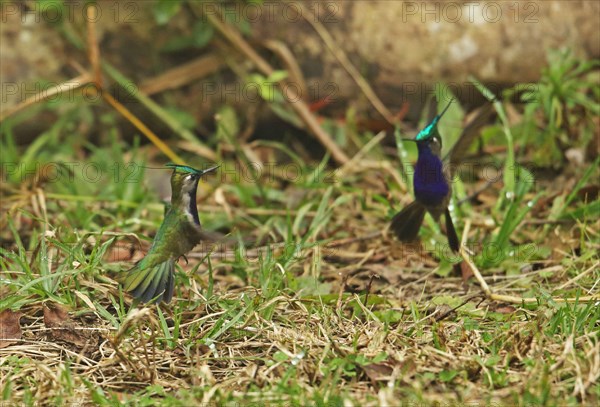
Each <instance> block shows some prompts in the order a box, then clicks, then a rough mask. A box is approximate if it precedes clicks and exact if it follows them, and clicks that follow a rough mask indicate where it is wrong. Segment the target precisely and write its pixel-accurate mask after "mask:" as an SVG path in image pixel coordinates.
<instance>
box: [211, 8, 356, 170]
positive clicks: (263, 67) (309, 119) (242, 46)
mask: <svg viewBox="0 0 600 407" xmlns="http://www.w3.org/2000/svg"><path fill="white" fill-rule="evenodd" d="M201 12H202V13H203V14H204V16H205V18H206V19H207V20H208V21H209V22H210V23H211V24H212V26H213V27H215V28H216V29H217V31H219V32H220V33H221V35H223V36H224V37H225V38H226V39H227V40H228V41H229V42H231V43H232V44H233V45H234V46H235V47H237V48H238V50H239V51H240V52H242V53H243V54H244V55H245V56H246V57H248V59H250V60H251V61H252V62H253V63H254V64H255V65H256V67H257V68H258V69H259V70H260V71H261V72H262V73H263V74H264V75H266V76H270V75H271V74H272V73H273V72H274V71H275V70H274V69H273V67H271V65H269V63H268V62H267V61H265V60H264V59H263V58H262V57H261V56H260V55H258V53H257V52H256V51H255V50H254V49H253V48H252V47H251V46H250V44H248V42H246V40H245V39H244V38H243V37H242V36H241V35H240V34H239V33H238V31H237V30H236V29H235V28H233V27H231V26H230V25H229V24H226V23H225V22H224V21H223V20H222V17H221V16H220V15H219V16H218V17H217V16H216V15H215V14H217V13H214V14H213V13H204V11H203V10H201ZM285 93H286V94H287V95H286V96H287V97H288V98H287V100H288V103H289V105H290V107H291V108H292V109H293V110H294V111H295V112H296V114H297V115H298V116H300V118H301V119H302V121H303V122H304V123H305V124H306V126H307V127H308V129H309V130H310V131H311V132H312V133H313V134H314V135H315V137H317V139H318V140H319V142H321V144H323V146H324V147H325V148H326V149H327V150H328V151H329V152H330V153H331V156H332V157H333V159H334V160H335V161H336V162H337V163H338V164H345V163H346V162H347V161H348V156H347V155H346V153H344V152H343V151H342V150H341V149H340V147H339V146H338V145H337V144H336V143H335V142H334V141H333V139H332V138H331V137H330V136H329V134H327V133H326V132H325V131H324V130H323V129H322V128H321V126H320V124H319V122H318V120H317V118H316V117H315V116H314V115H313V114H312V112H311V111H310V109H309V107H308V105H307V104H306V103H305V102H304V101H303V100H302V99H301V98H300V95H298V94H297V93H296V90H295V89H294V87H289V88H288V89H287V91H286V92H285ZM292 101H293V102H292Z"/></svg>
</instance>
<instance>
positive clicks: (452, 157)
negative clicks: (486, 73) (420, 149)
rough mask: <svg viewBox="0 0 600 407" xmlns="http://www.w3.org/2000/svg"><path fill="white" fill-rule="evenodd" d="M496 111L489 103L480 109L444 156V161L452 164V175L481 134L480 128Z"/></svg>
mask: <svg viewBox="0 0 600 407" xmlns="http://www.w3.org/2000/svg"><path fill="white" fill-rule="evenodd" d="M494 112H495V110H494V105H493V104H492V103H487V104H486V105H485V106H483V107H482V108H481V109H480V110H479V112H478V113H477V116H475V118H474V119H473V120H471V121H470V122H469V124H467V125H466V126H465V128H464V129H463V131H462V133H461V134H460V137H459V138H458V140H457V141H456V143H454V146H452V149H451V150H450V152H449V153H448V154H447V155H446V157H444V161H445V162H448V163H449V164H450V171H451V175H454V173H455V172H456V169H457V168H458V166H459V165H460V163H461V162H462V160H463V157H464V156H465V153H466V152H467V150H468V148H469V146H470V145H471V143H473V141H474V140H475V138H477V136H478V135H479V130H481V128H482V127H483V126H484V125H485V124H487V123H488V121H489V120H490V118H491V117H492V114H493V113H494Z"/></svg>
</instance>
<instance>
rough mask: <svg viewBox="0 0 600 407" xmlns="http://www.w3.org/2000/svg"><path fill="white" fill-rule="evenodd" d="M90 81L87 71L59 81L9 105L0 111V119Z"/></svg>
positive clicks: (87, 83) (90, 77)
mask: <svg viewBox="0 0 600 407" xmlns="http://www.w3.org/2000/svg"><path fill="white" fill-rule="evenodd" d="M91 82H92V76H91V75H90V74H89V73H88V72H84V73H82V74H81V75H79V76H77V77H75V78H73V79H70V80H68V81H66V82H62V83H59V84H57V85H54V86H51V87H49V88H48V89H46V90H43V91H41V92H39V93H37V94H35V95H33V96H31V97H29V98H27V99H25V100H24V101H22V102H21V103H19V104H17V105H15V106H13V107H10V108H8V109H6V110H3V111H1V112H0V121H3V120H4V119H6V118H7V117H10V116H12V115H14V114H15V113H17V112H19V111H21V110H23V109H25V108H26V107H29V106H31V105H34V104H36V103H38V102H41V101H43V100H46V99H49V98H51V97H52V96H55V95H60V94H62V93H66V92H71V91H73V90H75V89H78V88H81V87H83V86H85V85H89V84H90V83H91Z"/></svg>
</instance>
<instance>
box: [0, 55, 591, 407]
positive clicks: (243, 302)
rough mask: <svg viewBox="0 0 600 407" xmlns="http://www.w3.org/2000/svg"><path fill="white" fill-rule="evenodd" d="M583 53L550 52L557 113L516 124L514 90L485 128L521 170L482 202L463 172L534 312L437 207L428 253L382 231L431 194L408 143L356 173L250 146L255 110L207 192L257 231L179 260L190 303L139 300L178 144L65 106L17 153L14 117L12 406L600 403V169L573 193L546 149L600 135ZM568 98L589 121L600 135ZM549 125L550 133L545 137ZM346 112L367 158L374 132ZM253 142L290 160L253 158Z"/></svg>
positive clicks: (5, 389) (6, 163)
mask: <svg viewBox="0 0 600 407" xmlns="http://www.w3.org/2000/svg"><path fill="white" fill-rule="evenodd" d="M569 58H570V57H569V56H568V55H567V56H566V57H562V58H557V59H555V60H552V61H551V62H552V63H553V64H558V65H560V66H555V65H553V66H551V67H550V68H549V69H548V71H547V72H546V73H545V75H544V78H543V80H542V81H541V82H540V83H541V85H543V86H540V87H539V88H538V89H539V93H538V94H537V95H533V96H537V97H543V98H545V97H550V98H554V99H553V100H554V102H553V103H552V104H550V105H548V104H546V103H538V104H537V105H536V104H533V106H534V107H533V108H532V107H531V106H532V105H526V107H525V114H524V115H523V116H522V118H521V120H520V121H516V122H515V121H511V120H509V117H508V116H507V115H506V114H505V111H504V109H505V106H507V103H503V104H502V103H500V102H498V103H497V108H498V110H499V112H500V113H501V115H500V116H501V120H500V122H499V124H491V125H490V126H489V127H488V128H486V129H485V131H484V133H483V139H484V141H485V146H486V148H488V149H489V150H486V149H484V150H483V153H481V152H479V153H478V156H477V157H478V159H481V160H482V162H483V161H485V160H488V162H490V163H491V164H493V167H494V168H500V169H504V171H503V173H502V176H501V177H499V181H498V182H496V183H492V184H491V185H488V186H487V188H484V189H482V192H481V193H480V194H479V195H478V197H477V199H476V200H464V198H466V197H468V196H469V194H471V193H472V192H473V191H476V190H478V189H481V187H482V186H485V184H486V180H485V178H484V177H483V176H482V175H481V173H479V172H478V173H476V174H475V176H474V178H475V180H474V181H473V180H471V181H465V182H458V183H457V184H456V185H457V186H456V187H455V189H456V194H457V196H456V197H455V199H454V201H453V211H454V214H455V215H456V217H457V219H458V227H459V231H463V228H464V227H465V224H466V223H469V224H470V228H469V234H468V235H467V236H465V239H466V242H467V244H468V246H469V247H470V248H471V249H472V251H473V252H474V253H473V255H474V256H473V258H474V261H475V263H476V265H477V267H478V268H479V269H480V270H481V272H482V273H483V275H484V278H485V279H486V281H487V283H488V284H489V285H491V286H492V287H493V288H494V290H495V291H496V292H502V293H505V294H510V295H512V296H516V297H523V298H535V299H536V302H535V304H525V303H521V304H520V303H515V304H510V303H500V302H495V301H491V300H489V299H486V298H485V296H484V295H483V294H482V291H481V289H480V287H479V286H478V285H477V284H476V283H475V282H474V281H470V282H468V283H466V284H465V283H464V282H463V281H462V280H461V279H460V278H458V277H454V276H451V275H449V272H450V268H451V267H450V263H449V262H448V261H447V259H444V253H443V252H444V250H443V249H444V248H445V246H444V245H445V237H444V236H443V234H442V233H441V232H440V230H439V227H438V226H437V225H436V224H435V222H433V221H431V220H430V219H429V220H428V221H427V222H426V223H425V226H424V227H423V228H422V230H421V240H422V243H421V244H420V245H414V246H403V245H400V244H399V243H398V242H396V241H395V240H394V239H392V238H391V236H389V235H387V234H386V233H380V232H382V231H383V230H384V229H385V228H386V226H387V224H388V222H389V220H390V219H391V216H393V214H394V213H395V211H396V210H398V209H399V208H400V207H402V206H403V205H405V204H407V203H408V202H409V201H410V200H412V195H411V194H410V193H407V192H406V191H403V190H402V188H403V187H405V185H404V186H399V185H398V182H397V180H398V179H402V177H403V176H404V175H406V176H407V177H408V178H407V180H409V178H410V174H404V173H403V172H402V169H401V168H398V166H397V165H396V163H397V162H398V157H397V156H396V152H395V151H394V152H393V153H390V152H389V151H388V150H387V149H385V148H384V147H383V146H381V145H376V146H373V148H371V149H370V150H369V151H367V152H365V154H364V155H363V156H362V158H361V159H360V160H357V162H355V163H354V164H355V165H353V166H352V168H346V169H344V171H343V176H338V175H339V172H337V169H336V168H335V167H333V166H331V165H330V162H329V159H328V156H327V155H326V156H325V157H319V158H320V160H315V159H314V158H312V159H311V158H310V157H305V156H302V154H298V153H296V152H294V150H293V149H292V148H290V144H287V143H286V142H284V141H282V142H274V141H258V142H256V143H255V144H252V145H251V144H246V145H241V144H239V142H238V141H236V140H237V139H236V134H238V133H239V132H240V129H239V127H238V126H237V124H235V125H232V123H236V120H232V119H231V117H230V116H232V115H234V116H235V112H234V111H233V109H228V108H223V110H222V111H221V113H220V117H221V118H224V117H229V120H226V121H225V120H223V124H225V123H227V125H221V126H218V128H217V134H216V135H215V142H218V143H219V145H220V146H221V147H227V148H220V149H218V150H217V154H218V155H219V157H218V161H219V162H221V164H222V168H221V172H220V173H219V174H218V176H217V177H207V179H206V180H205V182H204V183H203V186H202V187H201V190H200V194H199V195H200V199H199V210H200V218H201V220H202V223H203V225H204V227H205V228H206V229H208V230H221V231H223V232H228V233H231V234H232V236H235V237H236V238H237V239H238V244H237V245H229V246H227V245H218V246H216V247H213V246H211V245H207V244H202V245H200V246H198V247H197V248H196V249H195V250H194V251H193V252H192V253H190V255H189V256H188V258H189V263H188V264H186V262H185V261H183V260H182V261H180V263H179V265H178V267H177V272H176V279H177V280H176V281H177V284H176V293H175V298H174V300H173V302H172V303H170V304H168V305H167V304H161V305H159V306H156V305H148V306H138V307H133V306H132V303H131V298H130V297H128V296H127V295H124V293H123V292H122V291H121V287H120V285H119V283H118V280H119V278H120V275H122V272H123V271H124V270H126V269H127V268H129V267H131V265H132V264H133V262H135V261H136V260H138V259H139V258H141V256H143V254H144V253H145V251H146V250H147V249H148V246H149V242H150V240H149V239H150V237H151V236H153V234H154V233H155V232H156V230H157V228H158V225H159V224H160V221H161V219H162V215H163V207H162V205H161V203H160V201H161V197H162V196H163V195H164V193H161V192H159V191H162V190H164V186H165V185H168V173H167V174H166V175H164V174H163V175H164V176H161V175H160V174H159V173H161V171H157V170H152V169H151V168H152V167H156V166H159V164H153V163H154V162H160V161H161V158H158V159H156V160H152V161H148V162H146V161H145V159H144V158H142V157H153V156H157V154H159V151H157V149H156V148H154V147H153V146H151V145H141V144H140V143H139V142H138V141H137V139H136V140H135V141H134V142H132V143H126V142H125V141H124V140H123V137H122V135H121V134H119V130H118V126H117V125H116V120H115V116H116V113H114V112H111V113H104V116H103V117H102V122H103V123H104V124H103V126H102V129H103V132H102V134H101V136H100V139H99V140H98V141H97V142H96V143H94V144H90V143H87V142H82V141H81V140H83V139H84V138H82V137H81V135H80V134H79V133H78V131H77V129H79V128H81V127H80V126H82V125H83V124H86V123H87V124H90V123H94V120H95V119H94V113H93V112H92V111H91V110H90V108H89V106H87V105H86V104H85V103H84V101H83V100H80V101H78V102H77V103H74V104H72V105H69V106H56V104H53V103H47V104H45V105H43V108H45V109H60V110H61V112H62V114H61V119H60V120H58V121H57V122H56V123H55V124H54V125H53V126H52V127H51V128H50V129H49V130H48V131H47V132H45V133H44V134H41V135H39V136H38V137H37V138H36V139H35V141H34V142H32V143H31V144H29V145H28V146H19V145H17V143H16V142H15V138H16V135H15V133H14V128H15V127H16V125H17V124H18V123H20V122H21V121H22V120H25V118H26V117H27V116H30V115H32V110H33V109H34V108H31V109H32V110H27V111H24V112H22V113H21V114H20V115H17V116H15V117H12V118H9V119H7V120H5V121H4V122H3V123H2V127H1V136H2V139H1V143H2V144H1V145H0V148H1V149H2V152H3V153H2V164H3V165H2V171H3V174H2V176H3V180H4V182H3V184H2V186H1V188H2V201H1V203H0V205H1V210H2V219H1V221H0V222H1V229H0V241H1V248H0V253H1V255H2V256H1V258H0V266H1V274H0V280H1V282H2V285H1V286H0V296H1V297H0V316H1V315H4V316H6V315H10V314H9V310H10V312H17V313H20V315H21V318H20V327H21V330H22V337H21V339H20V340H16V341H8V340H5V341H4V343H8V344H7V345H6V346H4V347H1V346H0V372H1V374H0V398H1V401H0V405H4V404H6V405H14V404H21V403H22V404H25V405H33V404H38V403H43V404H50V405H64V404H69V403H86V404H89V403H93V404H98V405H120V404H134V405H154V404H158V403H160V404H161V405H173V406H178V405H182V406H188V405H201V404H206V403H214V404H216V405H222V404H223V405H241V404H242V405H246V403H255V404H257V405H263V404H274V405H315V406H325V405H327V406H331V405H336V406H337V405H365V406H369V405H371V406H375V405H398V403H399V402H400V401H402V402H407V403H408V402H410V403H427V404H431V403H444V404H445V403H450V402H451V403H456V404H463V403H464V404H466V403H485V404H492V403H495V404H499V405H513V404H518V405H581V404H584V405H595V404H596V403H597V402H598V399H599V398H600V385H599V384H598V383H599V382H600V341H599V339H600V338H599V337H598V334H599V330H600V307H598V301H596V302H594V301H591V302H590V301H580V302H579V301H575V302H572V303H567V302H561V301H560V300H561V299H564V298H569V299H577V298H580V297H584V296H591V295H595V296H597V295H598V289H599V287H598V281H600V267H599V266H600V256H599V255H598V253H599V251H598V249H599V239H598V236H599V233H600V228H599V226H600V225H599V223H598V217H597V209H598V206H597V201H595V200H592V199H590V196H591V192H590V191H593V190H594V188H596V191H597V185H595V184H594V183H593V180H594V179H598V175H599V170H598V164H599V162H598V159H595V161H586V163H585V165H583V166H580V167H570V166H566V165H563V166H561V167H560V170H561V171H562V173H564V176H563V178H561V179H566V180H568V179H580V181H579V182H573V183H570V184H568V183H567V184H565V185H563V184H562V183H560V182H557V181H556V180H555V178H549V179H546V178H544V177H543V175H544V172H543V170H540V168H539V167H537V164H538V161H536V160H535V157H536V156H537V154H538V145H537V144H536V143H537V142H538V141H539V140H540V139H546V138H547V137H562V136H561V134H562V133H561V132H563V131H564V129H565V126H569V129H568V131H569V132H571V133H573V132H575V133H577V131H580V132H581V134H582V137H581V139H577V140H574V141H572V142H573V143H583V144H585V143H589V142H590V138H589V137H588V134H589V126H590V120H591V119H590V118H592V117H593V115H594V114H597V111H598V104H597V102H594V103H592V102H591V101H590V100H589V99H586V98H583V99H582V98H581V96H576V95H578V93H577V92H581V89H582V86H587V87H588V88H592V92H595V91H597V89H596V87H597V85H598V84H597V83H589V81H588V76H587V75H586V76H585V80H579V81H577V78H579V77H580V76H579V75H581V74H582V69H583V68H582V66H583V67H584V68H585V67H587V68H589V66H588V65H585V64H577V63H574V62H573V60H572V59H569ZM592 66H593V65H592ZM583 71H585V70H583ZM111 72H113V74H114V75H113V76H116V75H118V72H116V71H111ZM585 72H587V71H585ZM561 75H562V77H565V78H567V79H568V81H567V82H566V83H565V82H564V81H562V80H561ZM120 79H121V80H122V81H124V82H125V81H126V79H124V78H120ZM562 84H564V86H562V88H560V89H555V88H553V86H555V87H556V86H561V85H562ZM515 94H516V93H515ZM508 96H510V97H513V96H514V94H510V95H508ZM533 96H532V95H531V94H530V93H527V94H525V95H524V96H523V97H527V98H531V97H533ZM536 100H538V99H536ZM147 102H151V103H152V108H153V109H154V108H156V109H158V111H159V112H161V114H164V115H166V116H165V117H166V118H167V121H168V122H169V123H170V125H171V128H172V129H173V130H174V131H178V132H179V133H181V132H183V133H182V134H185V135H187V136H183V135H182V137H184V138H185V139H186V140H187V141H189V142H194V138H193V136H191V138H190V136H189V134H188V133H189V131H188V130H186V129H183V128H181V127H178V126H179V125H178V123H177V122H176V121H175V120H174V119H173V118H172V117H171V116H170V115H169V113H167V111H166V110H165V109H163V108H162V107H159V106H157V105H156V104H155V102H153V101H147ZM270 102H271V103H274V102H276V101H270ZM144 104H145V105H147V103H144ZM557 104H558V105H557ZM557 106H558V107H557ZM35 109H40V108H39V106H37V107H35ZM582 109H583V110H582ZM36 111H37V110H36ZM155 111H156V110H155ZM558 111H560V112H561V114H563V116H564V115H566V116H567V117H571V118H572V117H574V116H575V115H577V114H579V115H580V116H581V117H582V118H583V119H582V120H580V121H578V122H577V123H579V124H578V125H579V126H580V127H574V126H575V124H574V123H576V121H575V120H568V121H562V122H561V121H560V120H558V119H557V118H556V112H558ZM284 113H285V114H288V115H289V114H290V113H289V111H287V110H286V111H279V113H278V114H284ZM546 115H547V116H546ZM540 117H542V119H541V120H547V121H548V122H549V123H551V125H549V126H548V128H537V127H536V123H539V120H540ZM534 119H535V120H534ZM290 120H291V119H290ZM565 123H566V124H565ZM330 125H332V126H337V128H336V131H337V132H339V134H340V135H342V137H343V138H344V139H345V140H346V142H347V143H349V144H350V147H352V146H353V147H355V148H356V150H357V151H360V150H361V148H363V147H364V146H365V145H367V143H368V141H369V138H370V136H372V135H370V134H353V135H349V133H350V132H354V131H355V129H352V130H351V129H346V128H344V126H343V125H339V124H338V125H335V124H331V123H330ZM455 125H456V123H455ZM173 126H175V127H173ZM449 126H450V127H452V123H450V125H449ZM84 127H85V126H84ZM74 129H75V130H74ZM524 129H527V132H528V133H527V138H524V137H522V136H523V134H524V132H525V130H524ZM596 130H597V129H596ZM397 139H398V140H399V139H400V134H399V133H398V137H397ZM513 143H514V144H515V145H516V147H515V148H514V151H513V148H512V145H513ZM71 146H75V147H71ZM250 146H254V147H256V148H257V149H258V148H260V149H261V152H262V153H263V154H265V156H267V157H269V159H268V160H265V162H268V163H270V164H273V165H270V166H268V167H267V166H262V167H261V169H260V170H258V169H257V168H255V167H253V166H252V163H254V162H255V159H254V158H253V154H255V151H253V150H252V148H251V147H250ZM350 149H351V148H350ZM398 151H400V157H401V158H402V161H403V162H414V159H415V151H414V150H409V146H403V145H402V143H401V142H400V141H399V142H398ZM489 151H501V152H500V153H499V154H492V153H490V152H489ZM231 152H235V153H231ZM554 153H556V154H559V155H560V154H562V153H561V152H560V151H558V152H554ZM158 157H161V156H160V155H159V156H158ZM181 157H183V158H184V159H186V160H187V161H188V162H189V163H190V164H195V165H198V164H199V163H198V162H197V158H195V157H194V156H193V155H191V154H190V155H187V156H186V155H185V153H181ZM278 157H283V158H280V159H278ZM561 157H562V155H561ZM373 162H376V163H387V167H386V166H384V165H383V164H382V166H381V168H382V169H381V170H373V169H372V167H369V166H370V165H371V164H372V163H373ZM68 163H71V164H70V165H67V164H68ZM528 163H533V164H534V165H527V164H528ZM532 167H533V168H532ZM267 168H268V170H267ZM290 168H293V169H294V174H297V176H293V177H292V176H290V175H289V174H290V172H289V170H290ZM385 168H392V171H391V172H390V171H386V170H384V169H385ZM150 171H153V172H152V173H150ZM244 174H245V175H244ZM501 180H503V181H504V182H501ZM407 184H408V185H410V182H407ZM409 188H410V187H409ZM586 194H587V195H586ZM596 194H597V192H596ZM461 200H464V203H463V204H461V203H460V201H461ZM440 260H441V262H440ZM65 310H66V311H68V313H65V312H64V311H65ZM2 318H4V317H2ZM2 321H5V322H2ZM6 321H7V320H6V319H1V318H0V324H3V323H5V325H0V326H1V327H3V328H6V327H8V326H9V323H8V322H6ZM12 325H13V326H12V327H14V323H13V324H12ZM0 334H2V332H0ZM5 339H6V338H5Z"/></svg>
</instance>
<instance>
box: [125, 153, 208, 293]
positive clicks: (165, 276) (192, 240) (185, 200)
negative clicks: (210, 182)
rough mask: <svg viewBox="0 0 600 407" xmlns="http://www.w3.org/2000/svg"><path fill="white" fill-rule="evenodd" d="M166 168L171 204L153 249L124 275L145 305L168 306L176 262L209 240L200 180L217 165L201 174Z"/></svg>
mask: <svg viewBox="0 0 600 407" xmlns="http://www.w3.org/2000/svg"><path fill="white" fill-rule="evenodd" d="M166 167H168V168H172V169H173V174H172V175H171V204H170V205H169V206H168V207H167V208H166V211H165V217H164V219H163V222H162V224H161V225H160V227H159V228H158V232H157V233H156V236H155V237H154V241H153V242H152V246H150V250H149V251H148V253H147V254H146V256H145V257H144V258H143V259H141V260H140V261H139V262H137V264H136V265H135V266H134V267H133V268H131V269H130V270H128V271H127V275H126V276H125V283H124V288H125V290H126V291H128V292H130V293H131V294H132V295H133V296H134V297H135V298H136V299H139V300H141V301H142V302H149V301H155V302H157V303H158V302H160V301H164V302H167V303H168V302H170V301H171V298H173V290H174V269H175V262H176V261H177V260H178V259H179V258H180V257H181V256H184V257H185V254H186V253H187V252H189V251H190V250H192V249H193V248H194V246H196V245H197V244H198V243H200V241H201V240H203V239H204V238H205V237H206V234H205V232H204V231H203V230H202V227H201V226H200V219H199V218H198V208H197V206H196V191H197V190H198V181H199V180H200V177H201V176H202V175H204V174H206V173H209V172H212V171H214V170H216V169H217V168H219V166H218V165H217V166H215V167H211V168H209V169H207V170H203V171H202V170H197V169H195V168H192V167H188V166H186V165H177V164H167V165H166Z"/></svg>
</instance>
